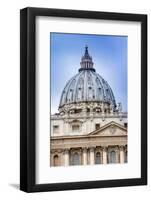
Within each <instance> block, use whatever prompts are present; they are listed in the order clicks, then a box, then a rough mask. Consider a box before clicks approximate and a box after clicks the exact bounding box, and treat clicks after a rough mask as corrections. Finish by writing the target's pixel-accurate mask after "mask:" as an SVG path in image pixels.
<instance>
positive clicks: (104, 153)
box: [103, 147, 107, 164]
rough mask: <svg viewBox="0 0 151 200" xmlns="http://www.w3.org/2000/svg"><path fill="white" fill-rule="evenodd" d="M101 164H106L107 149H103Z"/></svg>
mask: <svg viewBox="0 0 151 200" xmlns="http://www.w3.org/2000/svg"><path fill="white" fill-rule="evenodd" d="M103 164H107V147H103Z"/></svg>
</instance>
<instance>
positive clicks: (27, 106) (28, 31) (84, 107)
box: [20, 8, 147, 192]
mask: <svg viewBox="0 0 151 200" xmlns="http://www.w3.org/2000/svg"><path fill="white" fill-rule="evenodd" d="M20 84H21V86H20V189H21V190H23V191H26V192H40V191H54V190H71V189H89V188H103V187H120V186H132V185H146V184H147V16H146V15H143V14H124V13H123V14H122V13H107V12H94V11H77V10H62V9H47V8H25V9H22V10H21V12H20Z"/></svg>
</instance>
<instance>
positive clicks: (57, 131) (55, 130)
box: [53, 125, 59, 133]
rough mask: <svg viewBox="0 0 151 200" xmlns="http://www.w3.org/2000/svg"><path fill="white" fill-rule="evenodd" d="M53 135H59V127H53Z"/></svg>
mask: <svg viewBox="0 0 151 200" xmlns="http://www.w3.org/2000/svg"><path fill="white" fill-rule="evenodd" d="M53 133H59V126H58V125H54V126H53Z"/></svg>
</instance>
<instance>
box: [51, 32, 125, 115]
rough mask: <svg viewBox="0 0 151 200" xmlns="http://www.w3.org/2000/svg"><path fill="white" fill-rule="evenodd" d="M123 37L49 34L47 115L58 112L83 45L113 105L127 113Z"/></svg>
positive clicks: (76, 68) (79, 59)
mask: <svg viewBox="0 0 151 200" xmlns="http://www.w3.org/2000/svg"><path fill="white" fill-rule="evenodd" d="M127 39H128V38H127V36H111V35H88V34H66V33H65V34H64V33H51V34H50V67H51V80H50V88H51V113H52V114H53V113H56V112H58V106H59V101H60V97H61V93H62V91H63V88H64V87H65V84H66V83H67V81H68V80H69V79H70V78H71V77H72V76H74V75H75V74H76V73H78V69H79V68H80V61H81V57H82V56H83V54H84V50H85V45H87V46H88V50H89V54H90V56H92V59H93V62H94V68H95V69H96V72H97V73H99V74H100V75H101V76H102V77H103V78H104V79H105V80H106V81H107V82H108V83H109V85H110V86H111V88H112V90H113V93H114V96H115V100H116V103H118V102H121V103H122V108H123V111H127Z"/></svg>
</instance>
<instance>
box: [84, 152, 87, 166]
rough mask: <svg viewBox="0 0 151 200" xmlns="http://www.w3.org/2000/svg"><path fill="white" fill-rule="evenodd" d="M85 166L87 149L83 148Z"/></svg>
mask: <svg viewBox="0 0 151 200" xmlns="http://www.w3.org/2000/svg"><path fill="white" fill-rule="evenodd" d="M83 165H87V148H83Z"/></svg>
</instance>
